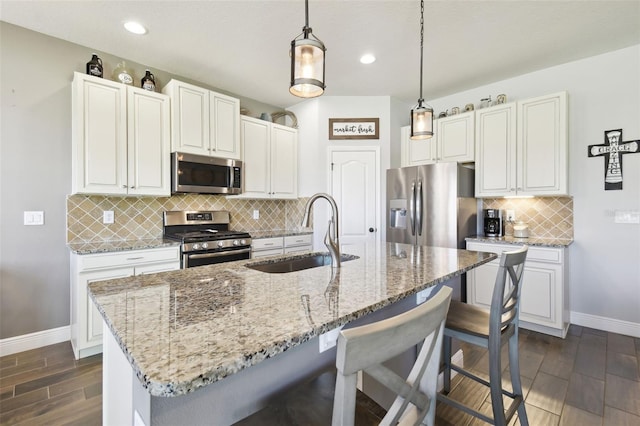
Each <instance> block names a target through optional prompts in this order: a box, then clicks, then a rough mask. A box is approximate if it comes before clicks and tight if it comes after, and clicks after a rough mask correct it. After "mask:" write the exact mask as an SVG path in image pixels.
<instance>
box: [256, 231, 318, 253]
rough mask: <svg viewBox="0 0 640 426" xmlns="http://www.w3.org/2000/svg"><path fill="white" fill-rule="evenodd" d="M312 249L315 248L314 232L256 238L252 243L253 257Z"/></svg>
mask: <svg viewBox="0 0 640 426" xmlns="http://www.w3.org/2000/svg"><path fill="white" fill-rule="evenodd" d="M311 250H313V234H304V235H288V236H286V237H271V238H254V239H253V240H252V243H251V258H252V259H258V258H261V257H267V256H274V255H276V254H288V253H301V252H308V251H311Z"/></svg>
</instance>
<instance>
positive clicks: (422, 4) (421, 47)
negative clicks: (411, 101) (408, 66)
mask: <svg viewBox="0 0 640 426" xmlns="http://www.w3.org/2000/svg"><path fill="white" fill-rule="evenodd" d="M423 55H424V0H420V100H419V102H420V103H422V102H421V101H423V100H424V98H423V97H422V59H423Z"/></svg>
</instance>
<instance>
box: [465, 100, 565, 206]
mask: <svg viewBox="0 0 640 426" xmlns="http://www.w3.org/2000/svg"><path fill="white" fill-rule="evenodd" d="M476 115H477V118H476V123H477V124H476V151H477V155H476V197H504V196H542V195H553V196H558V195H568V193H569V192H568V156H567V150H568V134H567V92H559V93H554V94H551V95H546V96H541V97H537V98H531V99H526V100H523V101H518V102H517V103H511V104H505V105H498V106H495V107H491V108H487V109H486V110H478V111H476Z"/></svg>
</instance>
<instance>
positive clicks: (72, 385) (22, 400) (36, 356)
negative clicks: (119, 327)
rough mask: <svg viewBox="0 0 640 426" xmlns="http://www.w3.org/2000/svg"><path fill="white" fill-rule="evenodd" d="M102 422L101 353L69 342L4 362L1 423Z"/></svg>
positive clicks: (0, 368) (0, 385)
mask: <svg viewBox="0 0 640 426" xmlns="http://www.w3.org/2000/svg"><path fill="white" fill-rule="evenodd" d="M100 424H102V355H95V356H92V357H87V358H83V359H81V360H78V361H76V360H75V359H74V357H73V351H72V349H71V343H70V342H64V343H58V344H55V345H51V346H45V347H43V348H38V349H33V350H30V351H26V352H20V353H17V354H13V355H7V356H4V357H2V358H0V425H100Z"/></svg>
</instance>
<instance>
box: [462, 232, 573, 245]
mask: <svg viewBox="0 0 640 426" xmlns="http://www.w3.org/2000/svg"><path fill="white" fill-rule="evenodd" d="M465 241H467V242H469V241H471V242H478V243H489V244H511V245H522V244H526V245H528V246H530V247H553V248H566V247H569V246H570V245H571V244H573V241H574V240H573V238H537V237H529V238H516V237H513V236H505V237H485V236H484V235H473V236H470V237H466V238H465Z"/></svg>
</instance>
